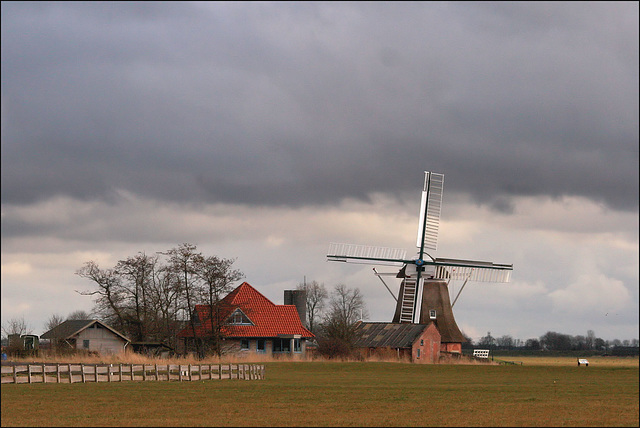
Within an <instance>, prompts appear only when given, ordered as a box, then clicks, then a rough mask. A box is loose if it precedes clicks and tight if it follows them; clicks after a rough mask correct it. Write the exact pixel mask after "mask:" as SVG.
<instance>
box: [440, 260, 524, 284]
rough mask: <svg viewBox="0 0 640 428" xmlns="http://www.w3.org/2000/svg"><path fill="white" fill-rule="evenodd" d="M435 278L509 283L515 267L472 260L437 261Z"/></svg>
mask: <svg viewBox="0 0 640 428" xmlns="http://www.w3.org/2000/svg"><path fill="white" fill-rule="evenodd" d="M435 262H436V270H435V277H436V278H438V279H453V280H468V281H477V282H509V281H511V272H512V271H513V265H503V264H495V263H491V262H478V261H470V260H454V259H436V260H435Z"/></svg>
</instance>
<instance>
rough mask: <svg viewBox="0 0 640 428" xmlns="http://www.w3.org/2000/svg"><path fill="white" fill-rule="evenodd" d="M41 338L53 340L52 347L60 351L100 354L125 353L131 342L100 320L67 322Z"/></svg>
mask: <svg viewBox="0 0 640 428" xmlns="http://www.w3.org/2000/svg"><path fill="white" fill-rule="evenodd" d="M40 338H41V339H49V340H51V343H52V347H55V348H57V349H59V350H69V349H73V350H85V351H92V352H98V353H100V354H117V353H119V352H124V350H125V349H126V347H127V345H128V344H129V343H130V342H131V341H130V340H129V339H128V338H127V337H126V336H125V335H123V334H122V333H120V332H118V331H117V330H115V329H113V328H111V327H109V326H108V325H106V324H105V323H103V322H102V321H99V320H67V321H65V322H63V323H62V324H60V325H58V326H57V327H54V328H52V329H51V330H49V331H47V332H46V333H44V334H43V335H41V336H40Z"/></svg>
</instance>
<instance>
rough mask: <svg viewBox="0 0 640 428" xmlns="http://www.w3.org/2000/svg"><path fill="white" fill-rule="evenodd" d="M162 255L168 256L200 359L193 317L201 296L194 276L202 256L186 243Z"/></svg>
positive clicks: (200, 348) (194, 318) (199, 344)
mask: <svg viewBox="0 0 640 428" xmlns="http://www.w3.org/2000/svg"><path fill="white" fill-rule="evenodd" d="M163 254H166V255H167V256H169V269H170V270H171V271H172V272H173V273H174V274H175V279H176V280H177V281H178V284H179V285H178V286H179V288H180V291H181V294H182V296H183V297H184V308H185V310H186V311H187V314H188V316H189V325H190V326H191V331H192V333H193V340H194V344H195V348H196V352H197V354H198V356H199V357H200V358H202V357H203V356H204V355H203V353H202V346H201V341H200V340H199V338H198V335H197V333H196V317H195V305H196V299H197V298H198V296H201V295H202V289H201V287H200V283H199V278H198V276H197V275H196V274H197V262H198V261H199V260H200V259H201V258H202V254H201V253H198V252H196V246H195V245H193V244H188V243H185V244H182V245H180V246H179V247H177V248H172V249H170V250H168V251H167V252H166V253H163Z"/></svg>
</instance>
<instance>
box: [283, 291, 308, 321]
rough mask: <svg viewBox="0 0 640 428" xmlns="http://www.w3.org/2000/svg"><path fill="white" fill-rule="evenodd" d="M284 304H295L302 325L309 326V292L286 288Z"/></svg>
mask: <svg viewBox="0 0 640 428" xmlns="http://www.w3.org/2000/svg"><path fill="white" fill-rule="evenodd" d="M284 304H285V305H295V307H296V310H297V311H298V315H299V316H300V321H302V325H303V326H305V327H307V292H306V291H305V290H284Z"/></svg>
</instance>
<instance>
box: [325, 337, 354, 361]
mask: <svg viewBox="0 0 640 428" xmlns="http://www.w3.org/2000/svg"><path fill="white" fill-rule="evenodd" d="M352 351H353V349H352V347H351V345H350V344H349V342H347V341H346V340H343V339H338V338H332V337H329V338H322V339H318V354H320V355H321V356H323V357H324V358H327V359H330V360H331V359H347V358H351V357H352V356H353V352H352Z"/></svg>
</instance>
